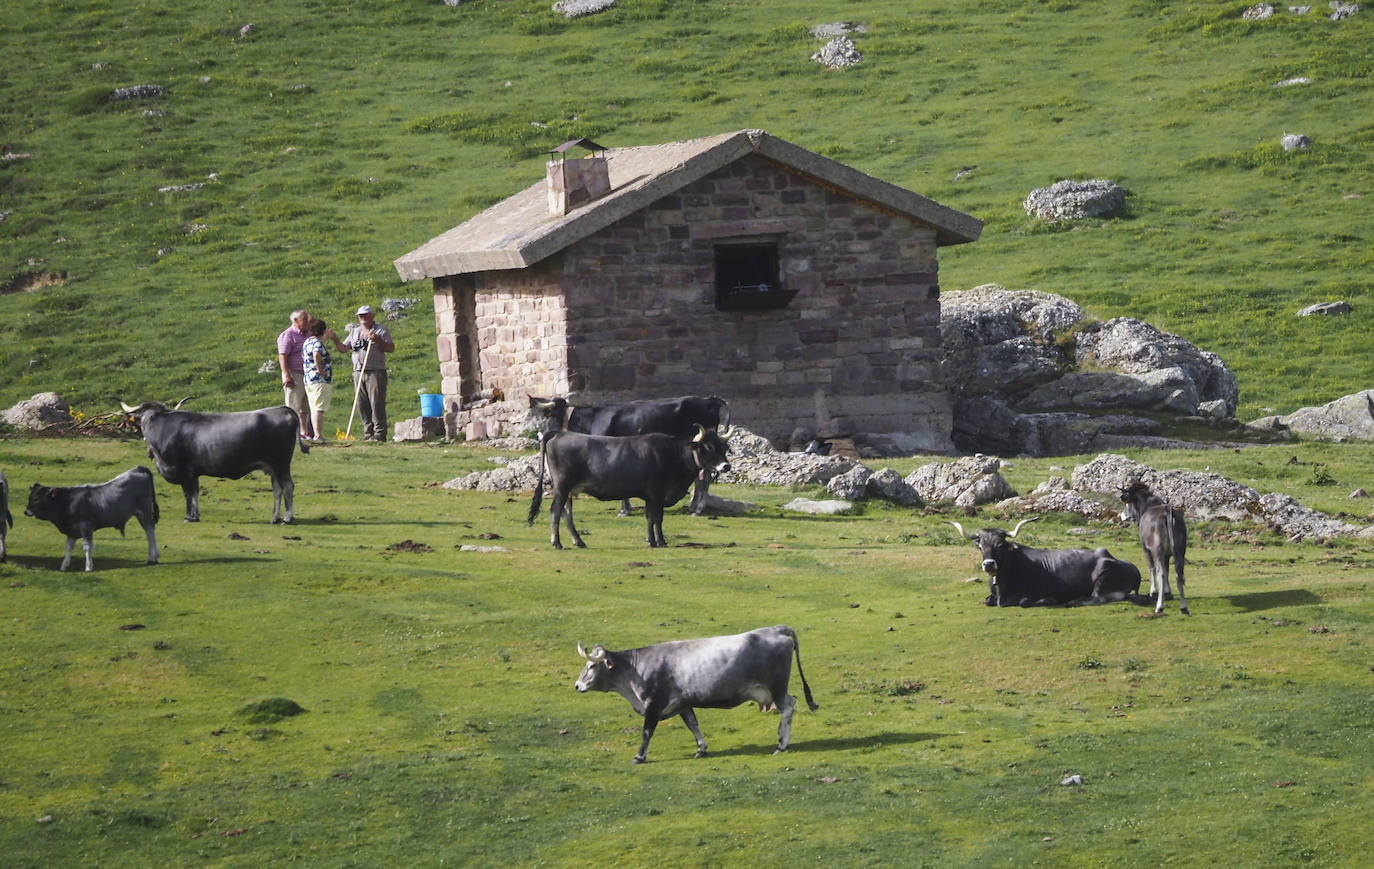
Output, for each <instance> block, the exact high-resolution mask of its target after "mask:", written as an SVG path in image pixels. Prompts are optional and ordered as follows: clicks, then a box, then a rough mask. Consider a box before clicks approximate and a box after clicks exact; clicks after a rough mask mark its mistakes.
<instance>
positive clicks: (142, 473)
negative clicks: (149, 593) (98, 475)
mask: <svg viewBox="0 0 1374 869" xmlns="http://www.w3.org/2000/svg"><path fill="white" fill-rule="evenodd" d="M24 515H25V516H32V517H34V518H35V519H42V520H44V521H47V522H51V523H52V524H54V525H56V526H57V530H58V531H61V532H62V533H63V534H65V535H67V554H66V556H65V557H64V558H63V559H62V567H61V568H60V569H61V570H66V569H67V568H68V567H70V566H71V563H72V547H73V546H74V545H75V544H76V540H77V538H78V537H79V538H81V546H82V548H83V549H84V550H85V552H86V571H87V572H88V573H89V572H90V571H92V570H94V569H95V563H94V561H93V560H92V558H91V538H92V536H93V535H94V534H95V532H96V531H98V530H99V529H101V528H118V529H119V533H120V534H123V533H124V526H125V525H127V524H128V522H129V519H131V518H135V519H137V520H138V524H139V525H142V526H143V533H144V534H146V535H147V536H148V563H149V564H157V559H158V552H157V535H156V534H155V533H154V531H153V528H154V526H156V525H157V520H158V518H159V517H158V509H157V492H156V491H155V490H154V488H153V472H152V471H150V470H148V469H147V468H145V467H143V466H142V465H139V466H138V467H136V468H130V469H129V470H127V471H125V472H124V473H122V474H120V475H119V476H118V477H115V478H114V479H113V480H110V481H109V482H108V483H101V484H99V485H91V486H40V485H39V484H37V483H34V484H33V488H32V489H30V490H29V505H28V507H27V508H26V509H25V510H24Z"/></svg>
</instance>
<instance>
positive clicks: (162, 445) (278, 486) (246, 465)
mask: <svg viewBox="0 0 1374 869" xmlns="http://www.w3.org/2000/svg"><path fill="white" fill-rule="evenodd" d="M184 402H185V399H182V400H181V401H179V402H177V404H176V406H175V407H172V408H168V407H165V406H164V405H161V404H159V403H157V402H156V401H145V402H144V403H143V404H140V405H139V406H138V407H130V406H129V405H127V404H125V403H124V402H122V401H121V402H120V403H119V406H120V407H122V408H124V412H125V413H127V414H129V416H131V417H132V418H133V421H134V422H135V423H136V424H137V425H138V428H139V430H140V431H142V432H143V439H144V440H145V441H147V442H148V455H149V456H150V457H151V458H154V459H156V460H157V471H158V473H159V474H161V475H162V478H163V479H164V480H166V481H167V482H169V483H172V484H173V485H179V486H181V490H182V491H183V492H184V493H185V494H186V521H187V522H199V521H200V478H201V477H202V476H207V477H222V478H224V479H228V480H237V479H239V478H241V477H245V476H247V475H248V474H250V473H252V472H253V471H265V472H266V473H267V475H268V476H269V477H271V478H272V522H273V523H277V522H285V523H286V524H288V525H290V524H291V522H292V521H293V520H294V518H295V509H294V503H293V502H294V497H295V493H296V484H295V482H294V481H293V480H292V479H291V459H292V457H293V456H294V455H295V450H296V443H297V434H298V432H299V429H300V424H301V422H300V417H298V416H297V415H296V412H295V411H294V410H292V409H291V408H289V407H287V406H285V405H281V406H279V407H265V408H263V409H262V410H246V411H240V412H237V413H194V412H192V411H189V410H179V409H178V408H180V407H181V405H182V404H183V403H184ZM300 447H301V452H303V453H308V452H310V448H309V447H308V446H306V444H305V443H304V442H301V444H300ZM283 500H284V501H285V502H286V513H285V515H283V514H282V501H283Z"/></svg>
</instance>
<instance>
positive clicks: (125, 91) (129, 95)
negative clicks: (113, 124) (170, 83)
mask: <svg viewBox="0 0 1374 869" xmlns="http://www.w3.org/2000/svg"><path fill="white" fill-rule="evenodd" d="M166 95H167V89H166V88H165V87H163V86H162V85H160V84H136V85H130V86H129V87H122V88H115V89H114V90H112V91H110V101H111V102H118V101H120V100H146V99H151V98H153V97H165V96H166Z"/></svg>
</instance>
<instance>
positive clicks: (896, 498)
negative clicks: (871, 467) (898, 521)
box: [864, 468, 925, 507]
mask: <svg viewBox="0 0 1374 869" xmlns="http://www.w3.org/2000/svg"><path fill="white" fill-rule="evenodd" d="M864 495H865V496H867V497H869V498H880V499H882V500H884V501H890V502H892V503H893V504H897V505H899V506H902V507H924V506H925V502H924V501H922V500H921V493H919V492H917V491H916V490H915V489H914V488H912V487H911V486H909V485H908V484H907V482H906V480H904V479H902V475H901V474H899V473H897V472H896V471H894V470H892V469H891V468H883V469H881V470H879V471H876V472H875V473H874V474H873V475H872V476H870V477H869V478H868V482H867V483H865V484H864Z"/></svg>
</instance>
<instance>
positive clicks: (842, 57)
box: [811, 36, 864, 69]
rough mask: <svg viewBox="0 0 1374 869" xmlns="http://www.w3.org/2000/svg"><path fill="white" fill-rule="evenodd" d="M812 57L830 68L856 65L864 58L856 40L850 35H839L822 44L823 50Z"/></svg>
mask: <svg viewBox="0 0 1374 869" xmlns="http://www.w3.org/2000/svg"><path fill="white" fill-rule="evenodd" d="M811 59H812V60H814V61H815V62H816V63H819V64H821V65H822V66H825V67H829V68H830V69H842V68H844V67H846V66H854V65H855V64H858V63H861V62H862V61H863V59H864V56H863V54H861V53H860V52H859V49H858V47H857V46H855V45H854V40H852V39H850V38H849V37H848V36H837V37H835V38H834V39H832V40H830V41H829V42H827V43H826V44H825V45H822V46H821V50H820V51H818V52H816V53H815V54H813V55H811Z"/></svg>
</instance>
